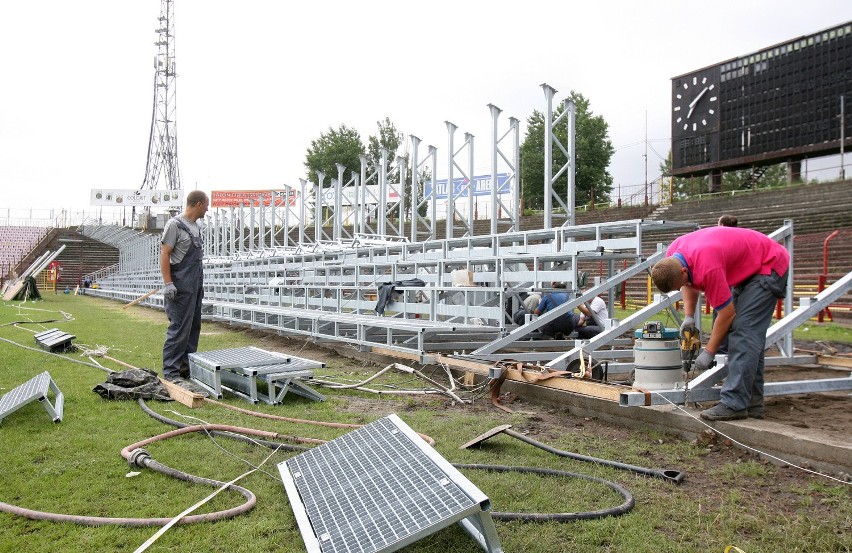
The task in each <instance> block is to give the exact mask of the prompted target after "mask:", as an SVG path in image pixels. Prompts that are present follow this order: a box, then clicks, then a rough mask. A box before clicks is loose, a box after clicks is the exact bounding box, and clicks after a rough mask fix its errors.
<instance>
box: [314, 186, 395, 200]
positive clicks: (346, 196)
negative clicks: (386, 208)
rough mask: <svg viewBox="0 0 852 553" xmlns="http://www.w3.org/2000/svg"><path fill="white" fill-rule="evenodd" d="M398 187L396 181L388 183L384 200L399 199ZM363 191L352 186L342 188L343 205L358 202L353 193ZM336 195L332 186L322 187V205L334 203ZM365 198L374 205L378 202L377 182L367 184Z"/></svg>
mask: <svg viewBox="0 0 852 553" xmlns="http://www.w3.org/2000/svg"><path fill="white" fill-rule="evenodd" d="M398 188H399V184H398V183H389V184H388V186H387V188H386V189H385V201H386V202H387V203H394V202H398V201H399V192H397V189H398ZM356 192H358V193H361V194H363V193H364V190H363V189H362V188H360V187H359V188H358V189H357V190H356V189H355V188H354V187H348V188H344V189H343V199H342V201H343V205H356V204H357V203H358V201H357V198H356V197H355V193H356ZM336 196H337V194H336V192H335V190H334V188H331V187H329V188H323V189H322V202H323V205H334V199H335V197H336ZM364 196H365V198H366V202H367V204H370V205H375V204H376V203H377V202H378V197H379V185H378V184H368V185H367V193H366V194H364Z"/></svg>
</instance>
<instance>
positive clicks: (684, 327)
mask: <svg viewBox="0 0 852 553" xmlns="http://www.w3.org/2000/svg"><path fill="white" fill-rule="evenodd" d="M687 331H689V332H691V333H692V335H693V336H695V335H696V334H698V329H697V328H695V319H694V318H693V317H690V316H689V315H687V316H686V317H684V318H683V322H682V323H680V337H681V338H686V336H685V334H686V332H687Z"/></svg>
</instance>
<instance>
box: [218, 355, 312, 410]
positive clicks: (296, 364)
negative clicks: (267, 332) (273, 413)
mask: <svg viewBox="0 0 852 553" xmlns="http://www.w3.org/2000/svg"><path fill="white" fill-rule="evenodd" d="M324 366H325V363H319V362H318V361H312V360H310V359H303V358H301V357H290V358H289V359H288V360H287V361H286V362H284V363H276V364H274V365H261V366H259V367H245V368H243V369H242V373H243V374H242V375H240V374H239V373H237V372H234V373H233V374H234V376H236V378H238V379H241V380H242V382H239V383H234V384H236V385H233V386H229V388H230V391H232V392H233V393H235V394H237V395H241V396H242V397H243V398H244V399H246V400H248V401H251V402H253V403H257V402H258V400H260V401H263V402H264V403H267V404H269V405H280V404H281V403H282V399H283V398H284V396H285V395H287V392H288V391H289V392H292V393H294V394H296V395H300V396H302V397H306V398H308V399H312V400H314V401H325V396H324V395H322V394H321V393H319V392H317V391H316V390H314V389H313V388H311V387H310V386H308V385H307V384H305V382H304V380H311V379H312V378H313V377H314V374H313V371H312V370H311V369H313V368H321V367H324ZM230 373H231V371H226V372H225V373H223V377H225V378H228V377H230ZM259 381H262V382H266V389H267V393H266V394H262V393H260V392H259V391H258V389H257V384H258V382H259ZM246 389H247V390H248V393H247V394H246V393H243V391H244V390H246Z"/></svg>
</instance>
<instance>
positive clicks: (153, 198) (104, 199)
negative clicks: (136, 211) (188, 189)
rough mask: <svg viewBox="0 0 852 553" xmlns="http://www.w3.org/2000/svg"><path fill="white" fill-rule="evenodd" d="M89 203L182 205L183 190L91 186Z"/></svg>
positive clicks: (107, 204)
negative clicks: (123, 188)
mask: <svg viewBox="0 0 852 553" xmlns="http://www.w3.org/2000/svg"><path fill="white" fill-rule="evenodd" d="M91 205H96V206H112V207H124V206H131V207H137V206H141V207H176V208H181V207H183V190H122V189H118V188H93V189H92V196H91Z"/></svg>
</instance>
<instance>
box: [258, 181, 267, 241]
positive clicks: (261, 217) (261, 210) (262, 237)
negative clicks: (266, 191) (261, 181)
mask: <svg viewBox="0 0 852 553" xmlns="http://www.w3.org/2000/svg"><path fill="white" fill-rule="evenodd" d="M257 247H258V249H260V250H262V249H264V248H266V201H264V199H263V194H261V195H260V196H259V197H258V198H257Z"/></svg>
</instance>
